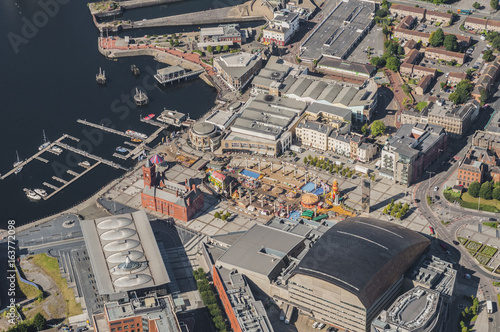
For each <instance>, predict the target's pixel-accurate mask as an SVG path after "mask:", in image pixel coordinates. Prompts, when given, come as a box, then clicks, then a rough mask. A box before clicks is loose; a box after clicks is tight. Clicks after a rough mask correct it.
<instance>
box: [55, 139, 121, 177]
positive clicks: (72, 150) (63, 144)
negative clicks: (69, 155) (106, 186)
mask: <svg viewBox="0 0 500 332" xmlns="http://www.w3.org/2000/svg"><path fill="white" fill-rule="evenodd" d="M59 146H61V147H62V148H64V149H66V150H68V151H71V152H74V153H78V154H80V155H82V156H85V157H87V158H89V159H94V160H96V161H98V162H101V163H103V164H106V165H108V166H111V167H114V168H117V169H121V170H123V171H128V168H127V167H125V166H122V165H120V164H117V163H115V162H113V161H111V160H107V159H104V158H102V157H99V156H96V155H93V154H91V153H88V152H86V151H83V150H80V149H77V148H75V147H73V146H71V145H68V144H66V143H62V142H61V143H59ZM90 168H91V167H90Z"/></svg>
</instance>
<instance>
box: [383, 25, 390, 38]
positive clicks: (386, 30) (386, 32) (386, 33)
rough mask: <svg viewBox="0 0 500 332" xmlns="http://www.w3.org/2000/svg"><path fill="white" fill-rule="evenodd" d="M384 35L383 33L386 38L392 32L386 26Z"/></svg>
mask: <svg viewBox="0 0 500 332" xmlns="http://www.w3.org/2000/svg"><path fill="white" fill-rule="evenodd" d="M382 33H383V34H384V35H385V36H387V35H389V34H390V33H391V30H389V28H388V27H387V25H384V26H383V27H382Z"/></svg>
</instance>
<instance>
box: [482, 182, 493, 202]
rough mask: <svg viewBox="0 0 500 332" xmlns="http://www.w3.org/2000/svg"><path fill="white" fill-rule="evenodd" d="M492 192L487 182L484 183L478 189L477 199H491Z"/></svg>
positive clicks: (491, 187)
mask: <svg viewBox="0 0 500 332" xmlns="http://www.w3.org/2000/svg"><path fill="white" fill-rule="evenodd" d="M492 192H493V186H492V185H491V183H490V182H489V181H486V182H485V183H483V184H482V185H481V189H479V197H481V198H484V199H491V195H492Z"/></svg>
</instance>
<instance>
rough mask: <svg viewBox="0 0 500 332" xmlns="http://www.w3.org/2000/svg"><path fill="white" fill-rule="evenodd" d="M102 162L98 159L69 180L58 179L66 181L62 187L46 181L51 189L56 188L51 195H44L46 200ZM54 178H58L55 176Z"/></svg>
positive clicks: (46, 184) (45, 183)
mask: <svg viewBox="0 0 500 332" xmlns="http://www.w3.org/2000/svg"><path fill="white" fill-rule="evenodd" d="M100 164H101V162H100V161H98V162H96V163H95V164H94V165H92V166H90V167H89V168H87V169H85V170H84V171H83V172H81V173H76V172H75V173H76V174H78V175H77V176H75V177H74V178H72V179H71V180H69V181H65V180H62V179H59V178H57V179H58V181H60V180H62V181H64V184H63V185H62V186H60V187H57V186H54V185H52V184H50V183H47V182H44V183H43V184H44V185H45V186H47V187H49V188H51V189H54V191H53V192H52V193H50V194H49V195H47V196H45V197H43V199H44V200H48V199H49V198H51V197H52V196H54V195H55V194H57V193H59V192H60V191H61V190H63V189H64V188H66V187H67V186H69V185H70V184H72V183H73V182H74V181H76V180H77V179H79V178H80V177H82V176H83V175H85V174H86V173H87V172H89V171H90V170H91V169H93V168H94V167H96V166H97V165H100ZM53 178H56V177H55V176H54V177H53Z"/></svg>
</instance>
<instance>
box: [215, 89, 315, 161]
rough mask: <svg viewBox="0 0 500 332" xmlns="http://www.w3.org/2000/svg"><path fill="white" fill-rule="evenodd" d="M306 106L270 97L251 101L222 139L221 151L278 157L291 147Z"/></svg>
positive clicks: (302, 103) (261, 96) (257, 97)
mask: <svg viewBox="0 0 500 332" xmlns="http://www.w3.org/2000/svg"><path fill="white" fill-rule="evenodd" d="M306 106H307V105H306V103H305V102H298V101H295V100H291V99H287V98H280V97H277V96H271V95H264V94H259V95H257V96H256V97H254V98H251V99H250V100H249V101H248V102H247V103H246V104H245V105H244V106H243V107H242V109H241V111H240V115H239V117H238V118H236V120H235V121H234V124H233V125H232V126H231V130H230V132H228V133H227V134H226V135H225V136H224V137H223V138H222V141H221V147H222V151H223V152H241V151H244V152H249V153H258V154H262V155H268V156H279V155H280V154H281V153H282V152H283V151H285V150H287V149H289V147H290V146H291V145H292V138H293V131H294V128H295V126H296V124H297V122H298V121H299V120H300V117H301V115H302V114H303V112H304V110H305V109H306Z"/></svg>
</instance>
